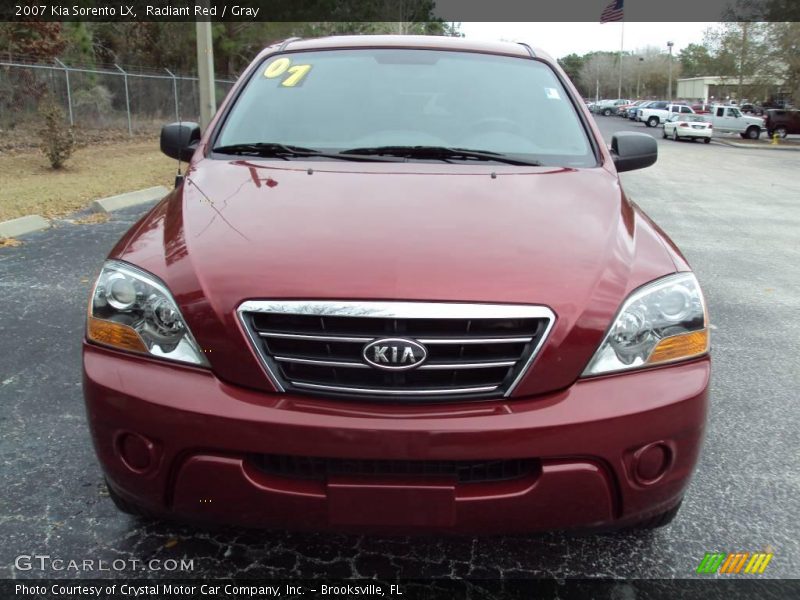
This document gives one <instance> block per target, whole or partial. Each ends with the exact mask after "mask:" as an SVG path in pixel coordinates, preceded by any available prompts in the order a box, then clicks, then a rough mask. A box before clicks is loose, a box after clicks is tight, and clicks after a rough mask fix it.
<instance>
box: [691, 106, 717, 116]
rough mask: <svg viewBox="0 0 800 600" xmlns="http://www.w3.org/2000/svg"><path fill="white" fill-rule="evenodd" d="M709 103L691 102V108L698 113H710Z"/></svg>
mask: <svg viewBox="0 0 800 600" xmlns="http://www.w3.org/2000/svg"><path fill="white" fill-rule="evenodd" d="M711 108H712V105H711V104H692V110H693V111H694V112H695V114H698V115H707V114H710V113H711Z"/></svg>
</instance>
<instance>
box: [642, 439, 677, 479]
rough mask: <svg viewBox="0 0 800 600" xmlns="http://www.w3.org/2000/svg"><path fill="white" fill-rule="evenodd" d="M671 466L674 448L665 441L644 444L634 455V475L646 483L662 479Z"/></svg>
mask: <svg viewBox="0 0 800 600" xmlns="http://www.w3.org/2000/svg"><path fill="white" fill-rule="evenodd" d="M671 466H672V450H671V449H670V447H669V446H667V445H666V444H664V443H663V442H654V443H652V444H648V445H647V446H643V447H642V448H640V449H639V450H637V451H636V452H635V453H634V455H633V474H634V477H635V478H636V480H637V481H638V482H639V483H642V484H645V485H648V484H652V483H655V482H656V481H658V480H659V479H661V478H662V477H663V476H664V475H665V474H666V472H667V471H669V468H670V467H671Z"/></svg>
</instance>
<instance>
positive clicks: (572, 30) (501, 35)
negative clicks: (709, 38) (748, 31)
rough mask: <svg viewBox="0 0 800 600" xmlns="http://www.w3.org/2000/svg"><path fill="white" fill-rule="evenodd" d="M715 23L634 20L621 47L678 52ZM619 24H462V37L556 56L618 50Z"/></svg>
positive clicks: (627, 28) (697, 41)
mask: <svg viewBox="0 0 800 600" xmlns="http://www.w3.org/2000/svg"><path fill="white" fill-rule="evenodd" d="M714 25H717V23H634V22H628V23H625V25H624V35H623V39H622V41H623V48H624V50H629V51H632V50H636V49H639V48H644V47H646V46H655V47H660V48H663V49H664V51H665V52H666V50H667V42H668V41H671V42H673V43H674V44H675V46H674V47H673V49H672V50H673V52H675V53H677V52H680V50H681V49H682V48H685V47H686V46H688V45H689V44H691V43H696V44H701V43H702V42H703V32H704V31H705V30H706V29H707V28H709V27H713V26H714ZM621 30H622V24H621V23H604V24H602V25H601V24H600V23H596V22H595V23H461V32H462V33H463V34H464V37H466V38H470V39H477V40H506V41H512V42H526V43H528V44H530V45H531V46H535V47H539V48H541V49H542V50H544V51H545V52H547V53H548V54H550V55H551V56H553V57H555V58H561V57H563V56H566V55H567V54H571V53H573V52H574V53H576V54H586V53H587V52H592V51H596V50H597V51H600V50H608V51H611V52H618V51H619V49H620V33H621Z"/></svg>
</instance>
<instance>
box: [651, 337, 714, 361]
mask: <svg viewBox="0 0 800 600" xmlns="http://www.w3.org/2000/svg"><path fill="white" fill-rule="evenodd" d="M706 352H708V329H703V330H702V331H693V332H691V333H683V334H681V335H673V336H672V337H668V338H664V339H663V340H661V341H660V342H659V343H658V346H656V347H655V348H654V349H653V352H652V354H650V358H648V359H647V364H648V365H652V364H656V363H662V362H669V361H673V360H678V359H681V358H691V357H693V356H700V355H701V354H705V353H706Z"/></svg>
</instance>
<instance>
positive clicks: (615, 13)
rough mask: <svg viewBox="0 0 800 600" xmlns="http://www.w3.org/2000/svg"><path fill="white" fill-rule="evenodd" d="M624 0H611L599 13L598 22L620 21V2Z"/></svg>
mask: <svg viewBox="0 0 800 600" xmlns="http://www.w3.org/2000/svg"><path fill="white" fill-rule="evenodd" d="M623 2H624V0H611V2H609V3H608V6H606V7H605V8H604V9H603V12H601V13H600V22H601V23H608V22H609V21H622V3H623Z"/></svg>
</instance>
